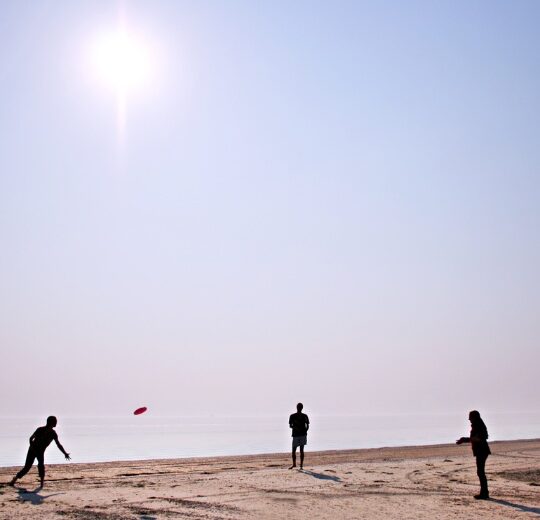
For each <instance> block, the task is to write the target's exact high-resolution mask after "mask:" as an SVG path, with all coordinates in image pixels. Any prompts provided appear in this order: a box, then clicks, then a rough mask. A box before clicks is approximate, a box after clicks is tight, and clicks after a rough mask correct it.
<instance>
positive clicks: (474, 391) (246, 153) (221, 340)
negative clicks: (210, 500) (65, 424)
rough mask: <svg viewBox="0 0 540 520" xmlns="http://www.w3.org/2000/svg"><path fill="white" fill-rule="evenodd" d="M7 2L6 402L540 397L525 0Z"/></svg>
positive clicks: (2, 293)
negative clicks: (122, 104)
mask: <svg viewBox="0 0 540 520" xmlns="http://www.w3.org/2000/svg"><path fill="white" fill-rule="evenodd" d="M123 6H124V11H125V16H126V20H127V23H128V26H129V27H130V28H132V29H134V30H137V31H138V32H140V33H141V34H145V35H146V37H147V38H148V41H151V42H152V43H153V44H154V45H155V49H157V54H156V56H157V58H159V67H158V69H159V74H156V76H155V77H154V78H152V86H151V88H148V89H147V90H146V91H144V92H141V93H139V94H138V95H137V96H133V97H132V99H130V100H129V102H128V106H127V119H126V134H125V139H124V141H123V142H119V138H118V136H117V124H116V117H117V110H116V99H115V97H114V96H113V95H111V93H110V92H108V91H106V90H105V89H103V88H101V86H100V85H98V84H97V83H96V82H95V81H93V80H92V71H89V70H88V64H87V61H86V60H85V49H86V48H87V46H88V45H89V43H90V42H91V41H92V39H93V38H95V34H96V31H99V30H101V29H102V28H107V27H114V26H115V25H116V23H117V17H118V4H116V3H114V2H96V1H91V2H83V1H80V2H60V1H50V2H32V3H26V4H24V5H23V4H22V3H21V2H16V1H13V2H7V1H5V2H2V4H1V6H0V211H1V213H0V238H1V245H2V248H1V249H2V250H1V254H0V284H1V285H0V341H1V346H2V352H3V354H2V377H1V378H0V391H1V392H2V395H3V396H4V398H3V399H2V404H1V405H0V413H2V414H9V413H43V414H48V413H52V412H50V410H51V409H52V410H55V411H57V413H72V412H73V411H88V412H89V413H90V412H92V413H94V412H99V411H102V412H106V413H115V412H123V411H125V410H127V411H131V409H132V408H134V407H136V406H139V405H146V406H149V407H150V408H151V409H152V410H154V411H156V412H160V413H176V414H183V413H192V412H194V411H200V412H203V413H216V412H224V413H225V412H227V413H236V412H239V411H246V410H247V411H253V410H257V411H259V412H265V411H267V412H269V413H275V412H280V411H282V410H286V413H288V412H289V410H290V409H291V408H292V407H293V406H294V403H296V402H297V401H298V400H303V401H304V402H305V404H306V410H308V409H309V410H312V411H314V410H315V411H317V412H318V413H342V412H346V411H348V412H353V413H362V412H366V413H373V412H393V411H431V410H439V411H460V410H462V409H463V410H465V412H466V411H468V410H469V409H472V408H478V409H480V410H481V411H482V410H512V409H525V410H526V409H536V408H538V404H539V402H538V395H540V392H539V387H538V367H539V366H540V349H539V348H538V339H539V337H540V320H539V319H538V317H539V316H540V280H539V275H538V266H539V265H540V226H539V223H540V177H539V173H540V146H539V144H540V143H539V135H540V96H539V94H538V93H539V92H540V53H539V52H538V50H539V49H540V33H539V31H538V26H539V23H540V3H539V2H537V1H530V2H527V1H514V2H508V1H504V2H503V1H501V2H498V1H485V2H481V1H474V2H470V1H463V2H456V1H448V2H442V1H429V2H428V1H425V2H413V1H411V2H401V1H394V2H384V1H376V2H375V1H373V2H360V1H359V2H350V3H348V2H328V3H322V2H266V3H259V2H257V3H255V2H232V1H231V2H160V1H152V2H124V4H123Z"/></svg>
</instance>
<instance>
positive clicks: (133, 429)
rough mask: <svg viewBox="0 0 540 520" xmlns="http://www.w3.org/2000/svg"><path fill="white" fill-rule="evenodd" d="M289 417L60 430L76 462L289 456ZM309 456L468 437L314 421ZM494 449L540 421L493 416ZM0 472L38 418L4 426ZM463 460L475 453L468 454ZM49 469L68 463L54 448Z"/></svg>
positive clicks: (429, 420)
mask: <svg viewBox="0 0 540 520" xmlns="http://www.w3.org/2000/svg"><path fill="white" fill-rule="evenodd" d="M287 419H288V417H287V416H284V417H278V416H255V417H249V416H236V417H233V416H229V417H219V416H217V417H208V416H207V417H202V416H201V417H155V416H153V415H151V414H149V415H146V416H139V417H133V416H131V417H129V416H127V417H126V416H123V417H65V418H63V419H62V422H61V423H60V424H59V426H58V428H57V430H58V433H59V437H60V439H61V442H62V443H63V445H64V447H65V448H66V449H69V451H70V453H71V456H72V459H73V462H100V461H114V460H143V459H157V458H178V457H209V456H218V455H241V454H255V453H275V452H285V453H288V451H289V449H290V429H289V426H288V424H287ZM310 419H311V423H312V428H311V430H310V432H309V434H308V446H307V448H306V449H307V450H308V451H314V450H336V449H338V450H339V449H347V448H377V447H383V446H410V445H422V444H443V443H451V442H453V441H454V440H455V439H457V438H459V437H461V436H462V435H466V434H467V433H468V429H469V424H468V421H467V420H466V419H467V418H466V417H463V416H460V415H456V414H438V415H433V414H405V415H392V416H389V415H373V416H355V415H351V416H319V415H316V414H315V415H313V414H310ZM486 421H488V427H489V432H490V441H496V440H509V439H527V438H537V437H538V434H539V432H540V413H539V412H534V413H533V412H529V413H492V414H487V417H486ZM1 424H2V431H1V432H0V466H18V465H21V464H22V463H23V461H24V457H25V453H26V449H27V438H28V437H29V436H30V434H31V433H32V432H33V431H34V429H35V428H36V427H37V426H39V425H41V423H40V422H36V420H35V419H34V418H21V417H19V418H9V419H8V418H2V420H1ZM463 450H464V453H468V452H469V450H470V447H468V446H464V448H463ZM46 460H47V461H48V462H50V463H63V462H65V461H64V459H63V455H62V454H61V453H60V451H58V450H57V449H56V447H55V445H54V444H52V445H51V447H50V448H49V449H48V451H47V455H46Z"/></svg>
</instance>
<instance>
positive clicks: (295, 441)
mask: <svg viewBox="0 0 540 520" xmlns="http://www.w3.org/2000/svg"><path fill="white" fill-rule="evenodd" d="M306 444H307V435H301V436H300V437H293V438H292V449H293V450H294V449H296V448H298V446H305V445H306Z"/></svg>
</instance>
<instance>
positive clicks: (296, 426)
mask: <svg viewBox="0 0 540 520" xmlns="http://www.w3.org/2000/svg"><path fill="white" fill-rule="evenodd" d="M303 408H304V405H303V404H302V403H298V404H297V405H296V410H297V412H296V413H293V414H292V415H291V416H290V417H289V427H290V428H292V466H291V467H290V468H289V469H293V468H296V448H298V447H300V469H303V468H304V446H305V445H306V444H307V432H308V430H309V417H308V416H307V415H306V414H305V413H302V410H303Z"/></svg>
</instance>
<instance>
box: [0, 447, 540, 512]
mask: <svg viewBox="0 0 540 520" xmlns="http://www.w3.org/2000/svg"><path fill="white" fill-rule="evenodd" d="M491 448H492V452H493V455H492V456H491V457H490V458H489V459H488V463H487V474H488V478H489V483H490V492H491V495H492V500H490V501H476V500H474V499H473V496H472V495H473V494H474V493H476V492H477V491H478V488H479V485H478V479H477V477H476V470H475V464H474V458H473V457H472V455H471V451H470V447H466V446H455V445H450V444H448V445H437V446H412V447H404V448H378V449H366V450H343V451H325V452H315V453H309V452H307V453H306V465H305V470H304V471H297V470H288V469H287V467H288V465H289V464H290V458H289V455H288V454H283V453H282V454H268V455H254V456H237V457H214V458H198V459H167V460H153V461H131V462H108V463H95V464H61V465H49V466H48V467H47V480H46V484H45V487H44V488H43V489H41V490H39V489H37V484H38V477H37V470H36V469H35V468H33V469H32V471H31V472H30V473H29V474H28V475H26V476H25V477H24V478H23V479H22V480H21V481H19V482H18V483H17V484H16V487H14V488H12V487H2V488H0V519H15V518H17V519H18V518H21V519H30V518H32V519H33V518H43V519H53V518H64V519H71V518H72V519H80V520H90V519H102V520H120V519H122V520H124V519H138V520H155V519H162V518H163V519H166V518H186V519H195V520H197V519H198V520H203V519H205V520H228V519H246V520H247V519H285V518H287V519H296V518H298V519H300V518H311V519H344V520H349V519H350V520H353V519H355V520H356V519H393V518H395V519H398V518H399V519H400V520H404V519H428V518H429V519H443V520H444V519H450V518H486V519H488V518H489V519H512V518H521V519H524V518H539V517H540V439H536V440H527V441H505V442H493V443H491ZM16 470H17V468H1V469H0V482H7V481H8V480H9V479H10V478H11V477H12V476H13V474H14V473H15V472H16Z"/></svg>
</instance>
